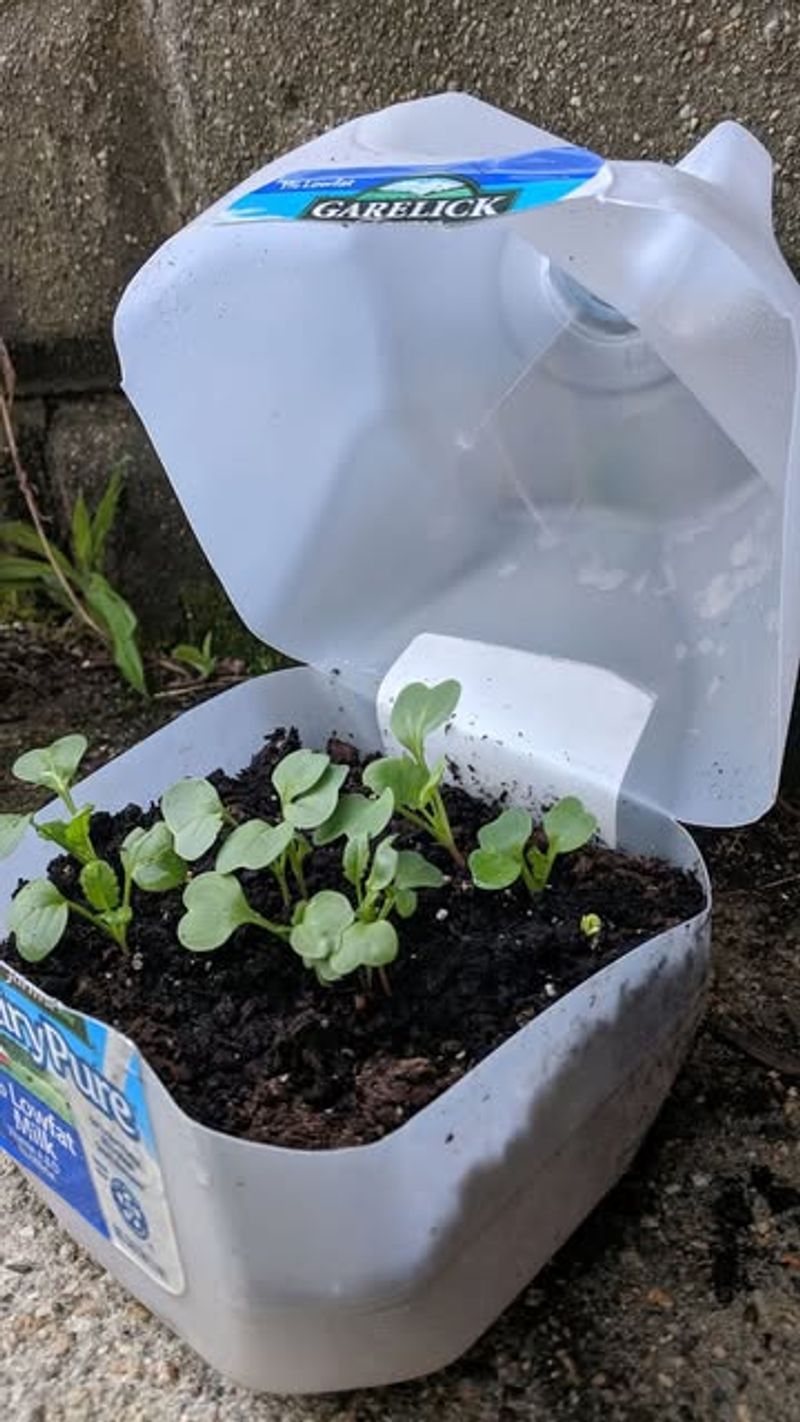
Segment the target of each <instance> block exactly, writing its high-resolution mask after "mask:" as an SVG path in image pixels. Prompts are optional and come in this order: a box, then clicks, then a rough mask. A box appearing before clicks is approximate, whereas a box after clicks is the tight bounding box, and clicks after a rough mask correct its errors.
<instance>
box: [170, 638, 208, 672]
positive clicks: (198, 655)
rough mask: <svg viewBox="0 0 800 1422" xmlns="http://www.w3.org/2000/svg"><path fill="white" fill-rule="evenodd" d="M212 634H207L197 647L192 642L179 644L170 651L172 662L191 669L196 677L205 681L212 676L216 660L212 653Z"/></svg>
mask: <svg viewBox="0 0 800 1422" xmlns="http://www.w3.org/2000/svg"><path fill="white" fill-rule="evenodd" d="M212 642H213V633H211V632H207V633H206V635H205V637H204V638H203V641H202V645H201V646H199V647H197V646H195V644H194V642H179V643H178V645H177V647H173V649H172V658H173V661H176V662H182V663H183V664H184V666H187V667H191V669H192V671H196V672H197V674H198V676H200V677H202V678H203V680H204V681H207V680H208V678H209V677H210V676H212V675H213V673H214V670H215V668H216V665H217V659H216V657H215V656H214V653H213V651H212Z"/></svg>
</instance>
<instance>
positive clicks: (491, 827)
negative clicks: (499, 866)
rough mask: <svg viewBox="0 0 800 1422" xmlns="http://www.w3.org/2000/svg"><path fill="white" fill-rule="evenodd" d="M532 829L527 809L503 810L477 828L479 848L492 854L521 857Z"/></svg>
mask: <svg viewBox="0 0 800 1422" xmlns="http://www.w3.org/2000/svg"><path fill="white" fill-rule="evenodd" d="M532 830H533V821H532V819H531V817H530V815H529V814H528V812H527V810H520V809H511V810H503V811H502V813H501V814H499V815H498V816H497V819H495V820H490V822H489V824H488V825H483V826H482V827H481V829H479V830H478V843H479V845H480V847H481V849H488V850H490V851H491V852H492V853H493V854H510V855H516V856H518V857H519V858H520V859H521V858H522V851H523V850H524V848H525V845H526V844H527V843H528V840H529V839H530V837H531V833H532Z"/></svg>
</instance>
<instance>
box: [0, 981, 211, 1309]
mask: <svg viewBox="0 0 800 1422" xmlns="http://www.w3.org/2000/svg"><path fill="white" fill-rule="evenodd" d="M0 1148H1V1149H3V1150H5V1151H7V1153H8V1154H9V1155H10V1156H13V1158H14V1160H16V1161H18V1162H19V1164H20V1165H22V1166H24V1167H25V1169H26V1170H30V1171H31V1172H32V1173H33V1174H34V1175H37V1176H38V1177H39V1179H40V1180H42V1181H43V1182H44V1184H45V1185H47V1186H49V1188H50V1189H51V1190H53V1191H55V1193H56V1194H57V1195H60V1197H61V1198H62V1199H63V1200H64V1201H65V1202H66V1203H67V1204H68V1205H70V1206H71V1207H72V1209H74V1210H76V1211H77V1213H78V1214H79V1215H81V1216H82V1217H83V1219H85V1220H86V1221H88V1223H89V1224H90V1225H92V1227H93V1228H94V1229H96V1230H97V1231H98V1233H99V1234H101V1235H103V1237H104V1238H106V1239H110V1240H111V1241H112V1242H113V1243H114V1245H115V1246H116V1247H117V1249H119V1250H120V1252H121V1253H122V1254H125V1255H127V1256H128V1258H130V1259H133V1260H135V1262H136V1263H137V1264H138V1265H139V1266H140V1268H142V1269H144V1271H145V1272H146V1273H147V1274H149V1275H150V1276H151V1277H152V1278H154V1279H156V1280H157V1281H158V1282H159V1283H160V1284H161V1285H162V1286H163V1287H164V1288H165V1289H167V1290H169V1292H170V1293H175V1294H177V1293H181V1292H182V1291H183V1288H184V1276H183V1269H182V1266H181V1261H180V1256H179V1254H178V1246H177V1241H176V1239H175V1231H174V1229H173V1225H172V1217H171V1214H170V1209H169V1203H168V1201H167V1197H166V1193H165V1189H164V1181H163V1177H162V1174H161V1169H160V1166H159V1162H158V1157H157V1154H156V1148H155V1141H154V1138H153V1132H152V1128H151V1125H150V1118H149V1115H148V1111H147V1105H146V1102H145V1097H144V1089H143V1083H142V1071H141V1062H140V1059H139V1056H138V1054H137V1053H136V1051H135V1050H134V1048H133V1047H132V1046H131V1044H130V1043H128V1042H126V1041H125V1040H124V1038H122V1037H120V1036H119V1035H118V1034H117V1033H115V1032H113V1031H110V1030H109V1029H107V1028H106V1027H104V1026H102V1024H101V1023H99V1022H94V1021H92V1020H91V1019H90V1018H87V1017H84V1016H82V1014H80V1013H77V1012H70V1011H69V1010H68V1009H67V1008H65V1007H62V1006H61V1005H60V1004H59V1003H57V1002H54V1001H53V1000H52V999H50V998H47V997H45V996H44V994H42V993H39V992H37V991H36V989H35V988H33V987H32V986H31V985H30V984H29V983H27V982H26V981H25V980H24V979H22V978H20V977H18V976H17V975H16V974H15V973H12V972H11V970H10V969H8V968H6V967H0Z"/></svg>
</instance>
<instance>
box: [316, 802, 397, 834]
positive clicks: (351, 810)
mask: <svg viewBox="0 0 800 1422" xmlns="http://www.w3.org/2000/svg"><path fill="white" fill-rule="evenodd" d="M393 812H394V795H393V794H392V792H391V790H389V789H386V790H383V791H382V792H381V794H380V795H378V796H377V797H376V798H370V797H368V796H366V795H342V796H340V799H339V803H338V805H337V806H336V809H335V810H334V812H333V814H332V815H331V817H330V819H329V820H326V821H325V823H324V824H321V825H320V827H319V829H317V830H315V831H314V843H315V844H332V843H333V841H334V840H335V839H339V838H340V837H341V836H342V835H344V836H345V838H347V839H354V838H355V837H356V836H359V835H366V836H367V838H368V839H374V838H375V837H376V835H379V834H381V833H382V832H383V830H385V829H386V826H387V825H388V823H389V821H390V819H391V818H392V814H393Z"/></svg>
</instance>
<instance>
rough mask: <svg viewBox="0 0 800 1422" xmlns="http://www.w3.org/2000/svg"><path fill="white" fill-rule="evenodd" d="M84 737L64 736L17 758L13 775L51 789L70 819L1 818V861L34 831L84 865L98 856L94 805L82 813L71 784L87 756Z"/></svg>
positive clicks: (27, 816)
mask: <svg viewBox="0 0 800 1422" xmlns="http://www.w3.org/2000/svg"><path fill="white" fill-rule="evenodd" d="M86 749H87V741H86V737H85V736H79V735H73V736H61V737H60V739H59V740H57V741H53V742H52V744H51V745H49V746H37V747H36V748H35V749H34V750H29V751H25V753H24V754H23V755H21V756H18V757H17V759H16V760H15V761H14V764H13V765H12V767H11V774H12V775H13V776H14V777H15V778H16V779H17V780H22V781H23V782H24V783H25V784H26V785H36V786H38V787H39V788H40V789H42V790H52V791H54V792H55V794H56V795H57V796H58V798H59V800H61V802H62V804H63V805H64V806H65V808H66V810H67V813H68V814H69V817H70V818H69V819H68V820H47V821H45V822H44V823H42V824H39V823H37V821H36V820H35V819H34V813H33V812H31V813H29V814H18V815H0V859H5V858H7V857H8V855H9V854H13V852H14V850H15V849H16V847H17V845H18V844H19V843H20V841H21V839H22V837H23V835H24V834H25V833H26V831H27V830H28V829H29V828H33V829H34V830H35V831H36V833H37V834H38V836H39V838H40V839H46V840H50V841H52V843H53V844H57V845H58V846H59V847H60V848H61V849H65V850H66V851H67V853H68V854H72V855H74V856H75V858H76V859H77V860H78V861H79V862H80V863H81V864H88V863H90V861H91V860H93V859H96V858H97V856H96V854H95V852H94V849H93V847H92V841H91V838H90V836H89V820H90V818H91V814H92V809H93V806H91V805H86V806H85V807H84V809H82V810H79V809H78V806H77V805H76V804H75V801H74V799H73V797H72V788H71V787H72V784H73V782H74V780H75V775H76V773H77V770H78V766H79V765H80V763H81V761H82V760H83V757H84V755H85V754H86Z"/></svg>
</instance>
